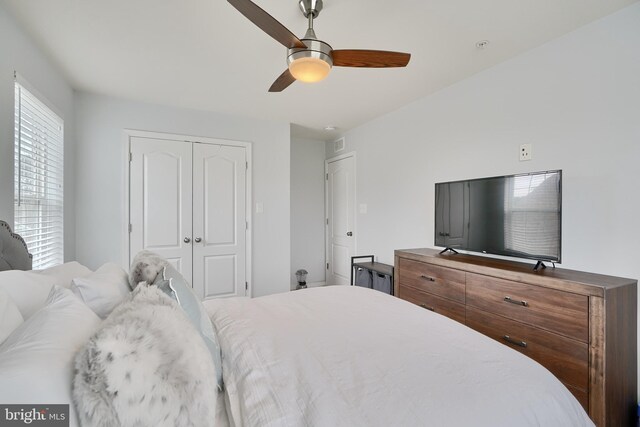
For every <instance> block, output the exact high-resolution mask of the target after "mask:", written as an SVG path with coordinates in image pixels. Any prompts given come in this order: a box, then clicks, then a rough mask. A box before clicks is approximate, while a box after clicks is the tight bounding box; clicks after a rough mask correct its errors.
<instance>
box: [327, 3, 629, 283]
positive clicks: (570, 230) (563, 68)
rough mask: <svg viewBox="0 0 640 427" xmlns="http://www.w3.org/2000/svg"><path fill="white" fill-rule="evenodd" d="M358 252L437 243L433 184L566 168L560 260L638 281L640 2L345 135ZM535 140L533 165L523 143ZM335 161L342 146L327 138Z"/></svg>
mask: <svg viewBox="0 0 640 427" xmlns="http://www.w3.org/2000/svg"><path fill="white" fill-rule="evenodd" d="M346 143H347V147H346V151H352V150H354V151H356V152H357V154H358V156H357V161H358V165H357V171H358V176H357V199H358V200H357V203H367V204H368V205H369V206H368V213H367V214H366V215H358V230H359V233H358V248H359V252H361V253H374V254H377V255H379V257H380V260H381V261H383V262H385V261H386V262H393V250H394V249H400V248H412V247H430V246H432V245H433V229H434V218H433V216H434V183H435V182H438V181H448V180H457V179H464V178H475V177H485V176H493V175H502V174H511V173H517V172H528V171H538V170H548V169H562V170H563V224H562V225H563V230H562V231H563V236H562V237H563V241H562V245H563V247H562V256H563V265H562V267H566V268H572V269H579V270H586V271H591V272H598V273H604V274H611V275H617V276H623V277H631V278H635V279H638V278H640V262H639V261H638V258H639V255H640V252H639V250H638V247H639V245H640V225H639V224H640V4H635V5H632V6H630V7H628V8H626V9H623V10H622V11H620V12H618V13H616V14H614V15H611V16H609V17H606V18H604V19H602V20H599V21H597V22H595V23H592V24H590V25H587V26H585V27H583V28H581V29H578V30H577V31H575V32H573V33H570V34H568V35H566V36H564V37H561V38H559V39H556V40H554V41H552V42H550V43H548V44H546V45H543V46H541V47H539V48H536V49H534V50H531V51H529V52H527V53H524V54H522V55H520V56H518V57H516V58H514V59H512V60H510V61H507V62H505V63H502V64H500V65H498V66H496V67H493V68H491V69H489V70H486V71H484V72H482V73H480V74H477V75H475V76H474V77H472V78H469V79H467V80H465V81H462V82H460V83H458V84H455V85H453V86H451V87H449V88H446V89H444V90H442V91H440V92H438V93H436V94H434V95H432V96H429V97H426V98H424V99H421V100H419V101H417V102H415V103H413V104H410V105H407V106H405V107H404V108H402V109H400V110H398V111H395V112H393V113H391V114H388V115H386V116H384V117H380V118H379V119H377V120H374V121H372V122H369V123H367V124H365V125H363V126H361V127H359V128H357V129H354V130H352V131H350V132H348V133H346ZM522 143H531V144H533V160H531V161H528V162H519V161H518V147H519V145H520V144H522ZM326 148H327V157H330V156H331V155H332V154H331V150H332V145H331V144H327V147H326Z"/></svg>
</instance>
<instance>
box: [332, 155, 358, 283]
mask: <svg viewBox="0 0 640 427" xmlns="http://www.w3.org/2000/svg"><path fill="white" fill-rule="evenodd" d="M349 157H352V158H353V232H354V233H355V236H354V239H353V256H355V254H357V253H358V215H357V214H358V209H356V204H357V201H358V175H357V169H358V162H357V161H356V152H355V151H350V152H348V153H344V154H340V155H339V156H335V157H331V158H329V159H326V160H325V161H324V176H325V180H324V260H325V270H324V272H325V283H328V279H329V272H328V270H329V269H328V268H326V265H327V263H328V262H329V224H328V221H329V185H327V184H328V183H329V179H328V176H329V163H334V162H337V161H339V160H344V159H346V158H349ZM349 285H351V283H349Z"/></svg>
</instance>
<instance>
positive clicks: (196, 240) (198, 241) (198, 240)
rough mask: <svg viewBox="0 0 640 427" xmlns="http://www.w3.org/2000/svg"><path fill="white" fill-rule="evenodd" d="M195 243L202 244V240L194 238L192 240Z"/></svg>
mask: <svg viewBox="0 0 640 427" xmlns="http://www.w3.org/2000/svg"><path fill="white" fill-rule="evenodd" d="M193 240H194V241H195V242H196V243H200V242H202V239H201V238H200V237H196V238H195V239H193Z"/></svg>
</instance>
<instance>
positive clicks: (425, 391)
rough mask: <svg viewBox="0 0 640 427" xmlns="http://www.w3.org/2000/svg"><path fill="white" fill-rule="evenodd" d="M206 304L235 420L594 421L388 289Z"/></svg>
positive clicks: (532, 373) (532, 365)
mask: <svg viewBox="0 0 640 427" xmlns="http://www.w3.org/2000/svg"><path fill="white" fill-rule="evenodd" d="M204 304H205V307H206V309H207V311H208V312H209V314H210V317H211V320H212V322H213V324H214V326H215V329H216V332H217V334H218V339H219V342H220V346H221V348H222V354H223V364H222V366H223V373H224V382H225V395H224V399H225V401H226V409H227V416H228V418H229V423H230V424H231V425H237V426H240V425H242V426H389V425H402V426H414V425H433V426H470V425H473V426H585V425H593V423H592V422H591V420H590V419H589V418H588V416H587V414H586V413H585V412H584V410H583V408H582V407H581V405H580V404H579V403H578V401H577V400H576V399H575V398H574V397H573V395H572V394H571V393H570V392H569V391H568V390H567V389H566V388H565V387H564V386H563V385H562V384H561V383H560V382H559V381H558V380H557V379H556V378H555V377H554V376H553V375H552V374H551V373H549V372H548V371H547V370H546V369H545V368H543V367H542V366H541V365H539V364H538V363H536V362H535V361H533V360H531V359H529V358H527V357H526V356H523V355H521V354H520V353H518V352H516V351H514V350H512V349H510V348H508V347H507V346H504V345H502V344H499V343H496V342H495V341H493V340H491V339H490V338H487V337H485V336H483V335H481V334H479V333H477V332H475V331H473V330H471V329H469V328H467V327H466V326H464V325H461V324H459V323H457V322H455V321H452V320H450V319H448V318H445V317H443V316H441V315H438V314H436V313H432V312H429V311H427V310H423V309H421V308H419V307H417V306H415V305H412V304H410V303H408V302H405V301H403V300H400V299H397V298H394V297H392V296H389V295H386V294H383V293H381V292H376V291H374V290H371V289H364V288H359V287H352V286H329V287H324V288H314V289H306V290H300V291H295V292H291V293H287V294H279V295H272V296H267V297H261V298H255V299H245V298H238V299H231V300H210V301H205V303H204Z"/></svg>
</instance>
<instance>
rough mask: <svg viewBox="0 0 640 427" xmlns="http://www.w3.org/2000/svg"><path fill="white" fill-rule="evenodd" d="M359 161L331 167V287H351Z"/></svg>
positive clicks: (347, 159)
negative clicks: (356, 166) (356, 163)
mask: <svg viewBox="0 0 640 427" xmlns="http://www.w3.org/2000/svg"><path fill="white" fill-rule="evenodd" d="M355 190H356V177H355V161H354V158H353V156H349V157H344V158H342V159H338V160H335V161H329V162H328V164H327V261H328V262H327V264H328V265H327V284H328V285H348V284H349V280H350V277H351V257H352V256H353V255H354V251H355V230H354V223H355V221H354V219H355V211H354V209H355V197H356V191H355Z"/></svg>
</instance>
